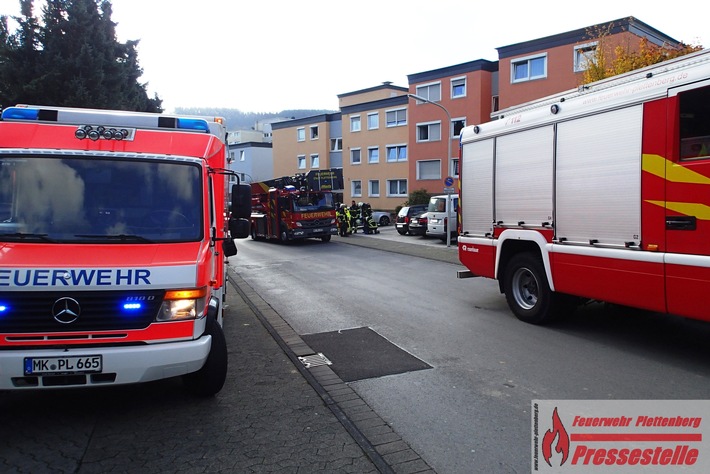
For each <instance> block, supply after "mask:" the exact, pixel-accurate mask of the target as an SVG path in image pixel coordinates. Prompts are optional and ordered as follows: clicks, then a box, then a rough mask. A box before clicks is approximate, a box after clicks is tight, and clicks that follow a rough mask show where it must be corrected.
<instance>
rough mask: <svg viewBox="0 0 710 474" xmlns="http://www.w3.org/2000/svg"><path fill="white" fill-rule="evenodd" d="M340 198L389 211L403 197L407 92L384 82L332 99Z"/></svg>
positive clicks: (405, 190)
mask: <svg viewBox="0 0 710 474" xmlns="http://www.w3.org/2000/svg"><path fill="white" fill-rule="evenodd" d="M338 99H339V103H340V113H341V115H342V127H343V181H344V184H343V187H344V188H345V189H344V190H343V199H344V202H346V203H350V202H351V201H353V200H354V201H356V202H367V203H369V204H370V205H371V206H372V207H373V209H382V210H393V209H395V208H396V207H397V206H400V205H402V204H403V203H404V202H405V201H406V200H407V197H408V193H409V187H408V181H409V171H408V166H407V159H408V143H407V142H408V136H407V135H408V132H407V123H408V122H407V107H408V104H407V89H406V88H404V87H398V86H393V85H392V84H391V83H389V82H386V83H383V84H382V85H380V86H377V87H373V88H370V89H364V90H361V91H355V92H349V93H346V94H341V95H339V96H338Z"/></svg>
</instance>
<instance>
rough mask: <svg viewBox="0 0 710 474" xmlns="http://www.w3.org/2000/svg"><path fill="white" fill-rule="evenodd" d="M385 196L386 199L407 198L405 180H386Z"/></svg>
mask: <svg viewBox="0 0 710 474" xmlns="http://www.w3.org/2000/svg"><path fill="white" fill-rule="evenodd" d="M387 196H388V197H406V196H407V180H406V179H388V180H387Z"/></svg>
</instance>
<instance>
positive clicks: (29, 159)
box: [0, 154, 203, 243]
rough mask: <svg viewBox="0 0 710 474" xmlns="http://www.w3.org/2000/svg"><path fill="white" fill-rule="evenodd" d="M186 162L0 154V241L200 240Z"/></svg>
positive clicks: (196, 172) (197, 182) (197, 186)
mask: <svg viewBox="0 0 710 474" xmlns="http://www.w3.org/2000/svg"><path fill="white" fill-rule="evenodd" d="M201 195H202V178H201V169H200V167H199V166H197V165H196V164H193V163H187V162H178V161H157V160H139V159H135V158H131V159H104V158H101V157H93V156H89V155H81V156H56V157H55V156H52V157H47V156H31V155H23V156H18V155H9V154H7V155H6V154H2V155H0V242H18V241H22V242H79V241H80V242H92V243H146V242H187V241H197V240H200V239H201V238H202V232H203V231H202V204H201V198H200V196H201Z"/></svg>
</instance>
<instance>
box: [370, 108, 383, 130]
mask: <svg viewBox="0 0 710 474" xmlns="http://www.w3.org/2000/svg"><path fill="white" fill-rule="evenodd" d="M378 128H380V114H379V113H377V112H375V113H374V114H367V129H368V130H375V129H378Z"/></svg>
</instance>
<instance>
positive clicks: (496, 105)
mask: <svg viewBox="0 0 710 474" xmlns="http://www.w3.org/2000/svg"><path fill="white" fill-rule="evenodd" d="M491 110H492V111H493V112H498V111H499V110H500V97H498V96H497V95H494V96H493V97H491Z"/></svg>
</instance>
